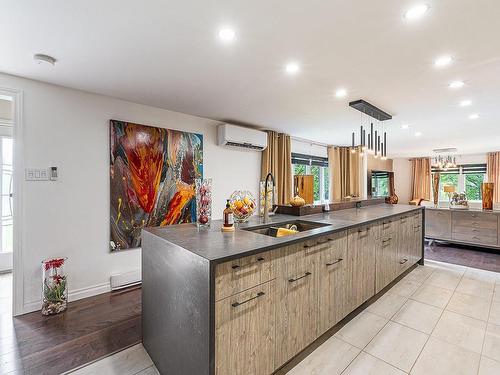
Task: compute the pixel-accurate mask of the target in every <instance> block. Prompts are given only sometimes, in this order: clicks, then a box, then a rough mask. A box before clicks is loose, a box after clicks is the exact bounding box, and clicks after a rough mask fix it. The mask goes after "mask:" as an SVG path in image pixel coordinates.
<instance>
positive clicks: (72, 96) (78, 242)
mask: <svg viewBox="0 0 500 375" xmlns="http://www.w3.org/2000/svg"><path fill="white" fill-rule="evenodd" d="M0 87H3V88H10V89H19V90H22V91H23V101H24V108H23V117H24V121H23V127H24V134H23V135H22V137H21V138H22V143H23V150H24V151H23V159H24V164H25V167H49V166H57V167H59V180H58V181H56V182H28V181H23V182H22V183H23V191H24V194H23V202H24V214H23V221H22V222H21V225H22V232H23V235H22V237H23V238H22V254H23V272H24V291H23V294H24V297H23V304H24V311H25V312H26V311H29V310H33V309H37V308H38V307H39V300H40V293H41V271H40V261H41V260H42V259H44V258H50V257H55V256H67V257H68V258H69V259H68V263H67V271H68V273H69V281H68V283H69V290H70V293H71V295H72V296H73V299H75V298H79V297H83V296H88V295H91V294H95V293H98V292H104V291H107V290H109V276H110V275H111V274H115V273H121V272H126V271H130V270H134V269H138V268H139V267H140V256H141V253H140V250H139V249H136V250H126V251H122V252H118V253H110V252H109V250H108V241H109V135H108V126H109V125H108V123H109V120H110V119H121V120H126V121H131V122H137V123H141V124H147V125H154V126H160V127H165V128H171V129H178V130H184V131H190V132H197V133H202V134H203V135H204V139H203V140H204V175H205V177H212V178H213V190H214V196H213V198H214V199H213V201H214V205H213V209H214V217H215V218H220V217H221V216H222V210H223V208H224V205H225V199H226V198H227V197H229V195H230V194H231V192H232V191H234V190H235V189H248V190H250V191H251V192H252V193H253V194H254V195H255V196H256V197H257V192H258V181H259V179H260V159H261V156H260V153H259V152H245V151H237V150H229V149H223V148H220V147H218V146H217V145H216V125H217V122H215V121H212V120H208V119H204V118H199V117H194V116H189V115H185V114H181V113H176V112H171V111H167V110H163V109H159V108H153V107H149V106H144V105H139V104H134V103H131V102H127V101H123V100H118V99H114V98H110V97H105V96H101V95H95V94H90V93H85V92H82V91H77V90H72V89H67V88H62V87H59V86H54V85H49V84H44V83H40V82H36V81H32V80H27V79H22V78H18V77H13V76H8V75H4V74H0Z"/></svg>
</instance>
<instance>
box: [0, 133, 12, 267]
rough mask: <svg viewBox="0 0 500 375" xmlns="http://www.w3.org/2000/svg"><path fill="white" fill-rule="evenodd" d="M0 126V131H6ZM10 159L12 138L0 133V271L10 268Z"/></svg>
mask: <svg viewBox="0 0 500 375" xmlns="http://www.w3.org/2000/svg"><path fill="white" fill-rule="evenodd" d="M3 127H4V126H0V132H3V133H5V132H8V129H7V131H5V130H3V131H2V128H3ZM12 161H13V139H12V136H11V135H0V213H1V219H0V272H5V271H10V270H12V248H13V218H12V214H13V211H12V205H13V194H12V172H13V171H12Z"/></svg>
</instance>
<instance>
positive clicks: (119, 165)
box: [109, 120, 203, 251]
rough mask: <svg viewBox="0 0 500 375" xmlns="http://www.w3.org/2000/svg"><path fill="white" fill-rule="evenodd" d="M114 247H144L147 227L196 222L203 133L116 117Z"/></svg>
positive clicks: (113, 124) (112, 143) (113, 122)
mask: <svg viewBox="0 0 500 375" xmlns="http://www.w3.org/2000/svg"><path fill="white" fill-rule="evenodd" d="M110 163H111V165H110V182H111V187H110V188H111V194H110V198H111V217H110V219H111V221H110V224H111V238H110V242H109V244H110V249H111V250H112V251H115V250H122V249H130V248H136V247H139V246H141V229H142V228H144V227H156V226H164V225H170V224H179V223H187V222H193V221H196V197H195V189H194V186H195V180H196V179H197V178H202V177H203V136H202V135H201V134H195V133H187V132H182V131H177V130H170V129H163V128H156V127H152V126H146V125H139V124H133V123H130V122H124V121H116V120H111V122H110Z"/></svg>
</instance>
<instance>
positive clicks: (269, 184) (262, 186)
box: [259, 181, 276, 216]
mask: <svg viewBox="0 0 500 375" xmlns="http://www.w3.org/2000/svg"><path fill="white" fill-rule="evenodd" d="M265 185H266V183H265V182H264V181H261V182H260V188H259V198H260V199H259V215H260V216H264V205H265V203H266V199H267V207H268V211H269V212H271V211H272V210H273V205H274V204H275V203H276V202H273V193H275V192H276V190H275V189H276V188H275V187H274V186H273V183H272V182H271V181H268V182H267V197H265V196H264V195H265V190H266V189H265V187H266V186H265ZM274 196H276V194H274Z"/></svg>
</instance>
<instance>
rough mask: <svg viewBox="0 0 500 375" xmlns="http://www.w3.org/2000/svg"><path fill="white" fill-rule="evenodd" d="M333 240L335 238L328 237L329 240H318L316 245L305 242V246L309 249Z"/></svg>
mask: <svg viewBox="0 0 500 375" xmlns="http://www.w3.org/2000/svg"><path fill="white" fill-rule="evenodd" d="M331 241H333V238H328V239H327V240H325V241H318V242H316V243H315V244H314V245H311V244H305V245H304V248H305V249H309V248H311V247H314V246H318V245H323V244H325V243H327V242H331Z"/></svg>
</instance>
